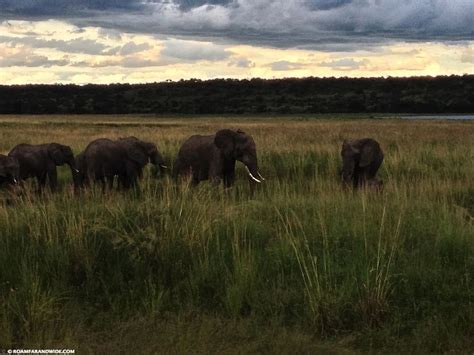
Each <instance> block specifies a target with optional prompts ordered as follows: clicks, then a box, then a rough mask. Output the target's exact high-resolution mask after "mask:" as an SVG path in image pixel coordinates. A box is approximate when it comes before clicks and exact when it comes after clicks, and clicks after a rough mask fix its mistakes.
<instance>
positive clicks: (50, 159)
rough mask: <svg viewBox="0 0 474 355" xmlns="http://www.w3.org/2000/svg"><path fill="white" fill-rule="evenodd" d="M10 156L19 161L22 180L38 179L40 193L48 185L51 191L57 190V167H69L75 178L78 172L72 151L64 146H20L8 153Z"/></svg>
mask: <svg viewBox="0 0 474 355" xmlns="http://www.w3.org/2000/svg"><path fill="white" fill-rule="evenodd" d="M8 156H9V157H13V158H16V159H17V160H18V163H19V165H20V174H19V176H20V179H21V180H25V179H28V178H36V180H37V181H38V188H39V190H40V191H41V190H42V189H43V188H44V187H45V186H46V183H48V185H49V187H50V188H51V190H55V189H56V188H57V186H58V177H57V171H56V167H57V166H61V165H65V164H67V165H69V167H70V169H71V173H72V174H73V176H74V174H75V173H76V172H77V168H76V161H75V159H74V154H73V152H72V149H71V147H69V146H67V145H63V144H58V143H49V144H38V145H32V144H19V145H17V146H15V147H14V148H13V149H12V150H11V151H10V153H8Z"/></svg>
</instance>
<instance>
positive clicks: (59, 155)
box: [48, 144, 64, 165]
mask: <svg viewBox="0 0 474 355" xmlns="http://www.w3.org/2000/svg"><path fill="white" fill-rule="evenodd" d="M48 155H49V157H50V158H51V159H52V160H53V161H54V164H55V165H62V164H64V154H63V151H62V150H61V148H60V146H59V145H58V144H50V145H49V147H48Z"/></svg>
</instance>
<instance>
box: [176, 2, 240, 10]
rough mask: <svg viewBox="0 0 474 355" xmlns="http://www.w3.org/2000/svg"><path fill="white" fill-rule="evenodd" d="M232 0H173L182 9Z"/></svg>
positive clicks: (222, 3)
mask: <svg viewBox="0 0 474 355" xmlns="http://www.w3.org/2000/svg"><path fill="white" fill-rule="evenodd" d="M232 1H233V0H176V1H174V2H175V3H176V4H178V5H179V7H180V8H181V9H183V10H189V9H192V8H194V7H199V6H203V5H210V6H212V5H228V4H230V3H232Z"/></svg>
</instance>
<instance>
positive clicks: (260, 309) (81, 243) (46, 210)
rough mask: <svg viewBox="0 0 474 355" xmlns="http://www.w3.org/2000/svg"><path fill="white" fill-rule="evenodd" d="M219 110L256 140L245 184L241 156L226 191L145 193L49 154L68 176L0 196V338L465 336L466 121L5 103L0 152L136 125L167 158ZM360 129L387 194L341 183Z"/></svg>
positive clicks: (179, 341)
mask: <svg viewBox="0 0 474 355" xmlns="http://www.w3.org/2000/svg"><path fill="white" fill-rule="evenodd" d="M223 127H229V128H240V129H242V130H244V131H245V132H247V133H249V134H251V135H252V136H253V137H254V139H255V141H256V144H257V152H258V155H259V165H260V170H261V172H262V175H264V176H265V178H266V181H265V183H264V184H263V185H261V186H259V189H257V191H256V193H255V195H254V196H253V198H251V197H250V189H249V187H248V183H247V179H246V177H245V171H244V168H243V166H242V165H238V178H237V182H236V184H235V186H234V187H233V188H232V189H231V190H229V191H224V190H223V189H222V188H217V187H215V186H211V185H210V184H201V185H200V186H199V187H197V188H189V187H188V186H186V185H185V184H180V185H176V184H175V183H174V182H173V181H172V179H171V178H169V177H165V178H162V179H155V178H153V177H151V176H150V174H148V173H147V174H146V176H145V179H144V181H142V182H141V186H142V191H141V193H140V194H137V193H134V192H129V193H119V192H109V193H106V194H103V193H101V191H100V190H99V189H93V190H91V191H87V192H86V193H84V194H82V195H81V196H74V195H73V194H72V191H71V189H70V186H69V185H70V183H71V177H70V174H69V172H68V170H67V168H60V178H61V186H62V191H61V192H58V193H55V194H46V195H45V196H36V195H35V194H34V193H32V192H29V191H28V190H27V191H23V192H21V193H19V194H18V195H17V196H16V197H15V198H13V201H12V202H10V203H9V204H7V203H3V205H0V266H1V267H0V349H1V348H2V347H3V348H51V347H53V348H54V347H56V348H74V349H76V350H77V352H80V353H103V354H106V353H108V354H112V353H129V352H137V353H149V352H150V353H151V352H164V353H176V352H178V353H228V352H230V353H233V352H244V353H246V352H268V353H274V352H277V353H285V352H296V353H318V352H319V353H321V352H324V353H344V352H347V353H352V352H361V351H362V352H367V351H370V350H371V351H376V352H377V351H380V352H383V351H389V352H402V351H404V352H406V351H409V352H412V353H420V352H446V351H459V352H465V353H466V352H472V351H473V350H474V227H473V216H474V179H473V177H474V123H471V122H445V121H402V120H396V119H383V120H382V119H378V120H377V119H365V118H364V117H361V116H357V117H355V118H354V119H351V117H350V116H344V117H331V116H324V117H316V118H313V117H309V116H308V117H306V116H305V117H254V118H251V117H250V118H239V117H169V118H156V117H151V116H145V117H138V116H123V117H111V116H110V117H109V116H56V117H42V116H34V117H33V116H21V117H20V116H0V152H2V153H6V152H8V151H9V150H10V149H11V148H12V147H13V146H14V145H16V144H18V143H22V142H25V143H43V142H52V141H55V142H58V143H64V144H68V145H70V146H71V147H72V148H73V150H74V151H75V153H79V152H80V151H81V150H82V149H83V148H84V147H85V146H86V145H87V143H88V142H89V141H91V140H93V139H95V138H99V137H111V138H115V137H120V136H128V135H135V136H137V137H139V138H142V139H144V140H149V141H152V142H154V143H156V144H157V146H158V148H159V149H160V151H161V152H162V153H163V154H164V156H165V159H166V160H167V162H168V163H169V164H170V165H171V164H172V161H173V159H174V157H175V156H176V153H177V151H178V148H179V146H180V144H181V142H183V141H184V140H185V139H186V138H187V137H188V136H190V135H192V134H196V133H200V134H206V133H214V132H215V131H216V130H218V129H220V128H223ZM358 137H361V138H362V137H373V138H375V139H377V140H378V141H379V142H380V143H381V146H382V147H383V149H384V151H385V161H384V163H383V165H382V167H381V169H380V176H381V177H382V178H383V180H384V182H385V189H384V191H383V193H381V194H376V193H370V192H363V191H359V192H354V193H352V192H348V191H343V190H342V189H341V186H340V184H339V180H338V176H337V171H338V168H339V166H340V156H339V151H340V146H341V143H342V141H343V139H344V138H358ZM30 188H31V190H32V191H33V187H32V186H30ZM7 195H8V193H7V192H3V199H4V201H5V200H6V199H7V198H10V199H12V198H11V197H8V196H7ZM77 352H76V353H77Z"/></svg>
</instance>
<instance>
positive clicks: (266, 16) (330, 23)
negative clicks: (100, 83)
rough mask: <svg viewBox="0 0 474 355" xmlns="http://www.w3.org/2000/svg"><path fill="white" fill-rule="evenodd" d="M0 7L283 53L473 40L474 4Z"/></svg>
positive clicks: (212, 1) (6, 14)
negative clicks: (295, 49) (286, 50)
mask: <svg viewBox="0 0 474 355" xmlns="http://www.w3.org/2000/svg"><path fill="white" fill-rule="evenodd" d="M31 4H35V5H31ZM72 4H74V5H72ZM0 7H1V8H2V10H3V9H6V11H2V15H0V17H3V18H12V17H13V18H18V17H29V18H44V16H45V14H48V16H49V17H55V16H56V17H60V18H66V19H68V18H69V21H70V22H72V23H74V24H76V25H79V26H85V25H94V26H99V27H103V28H108V29H115V30H123V31H129V32H139V33H151V34H156V35H172V36H182V37H185V38H189V37H191V38H202V39H212V40H214V41H217V40H221V41H223V42H226V43H227V42H236V43H248V44H257V45H264V46H272V47H283V48H289V47H298V48H311V49H316V50H326V49H327V48H328V47H327V46H330V45H336V46H337V47H336V48H338V49H339V50H341V51H350V50H354V49H357V48H359V49H360V48H372V47H374V46H375V45H377V44H380V43H386V42H387V41H391V40H396V41H399V40H408V41H459V40H473V39H474V26H472V18H473V17H474V1H472V0H449V1H448V0H404V1H395V0H291V1H290V0H151V1H140V0H79V1H69V0H67V1H66V0H39V1H31V0H0ZM54 7H56V9H53V8H54ZM58 9H59V10H58ZM357 44H358V45H357Z"/></svg>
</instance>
